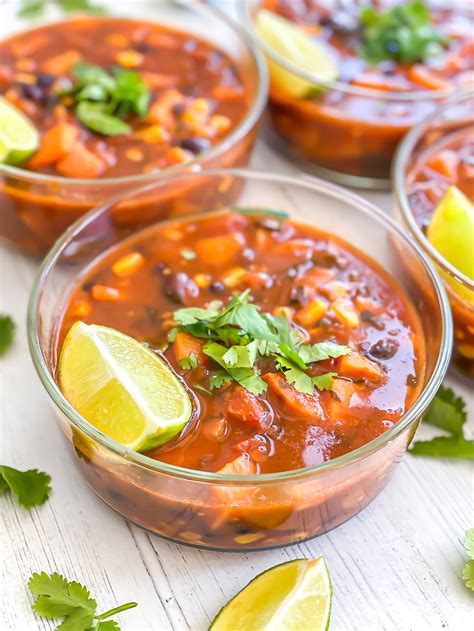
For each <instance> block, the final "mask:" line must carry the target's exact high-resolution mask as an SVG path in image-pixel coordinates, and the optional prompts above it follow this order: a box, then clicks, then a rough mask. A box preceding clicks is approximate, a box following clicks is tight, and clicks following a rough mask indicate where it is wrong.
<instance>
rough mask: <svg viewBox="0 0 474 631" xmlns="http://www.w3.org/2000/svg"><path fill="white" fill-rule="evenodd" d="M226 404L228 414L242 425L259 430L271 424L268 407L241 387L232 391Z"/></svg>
mask: <svg viewBox="0 0 474 631" xmlns="http://www.w3.org/2000/svg"><path fill="white" fill-rule="evenodd" d="M226 403H227V405H226V411H227V414H229V415H230V416H232V417H233V418H235V419H237V420H238V421H241V422H242V423H245V424H247V425H250V426H251V427H255V428H256V429H258V430H262V429H265V428H267V427H268V426H269V425H270V423H271V420H272V418H271V415H270V411H269V409H268V408H267V406H266V405H265V404H264V403H263V402H262V401H260V400H259V399H257V397H256V396H255V395H253V394H252V393H251V392H249V391H248V390H245V388H242V387H241V386H236V387H235V388H234V389H233V390H232V392H231V393H230V395H229V397H228V398H227V401H226Z"/></svg>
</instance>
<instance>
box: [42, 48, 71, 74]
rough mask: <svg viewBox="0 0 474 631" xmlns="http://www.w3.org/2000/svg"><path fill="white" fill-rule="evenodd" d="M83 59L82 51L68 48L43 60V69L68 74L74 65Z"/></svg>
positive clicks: (48, 71) (51, 72)
mask: <svg viewBox="0 0 474 631" xmlns="http://www.w3.org/2000/svg"><path fill="white" fill-rule="evenodd" d="M80 59H81V53H80V52H79V51H77V50H67V51H66V52H64V53H61V54H60V55H56V57H50V58H49V59H47V60H46V61H45V62H43V64H42V66H41V69H42V70H43V71H44V72H47V73H49V74H53V75H56V76H57V75H65V74H68V73H69V71H70V70H71V68H72V66H74V64H75V63H76V62H78V61H79V60H80Z"/></svg>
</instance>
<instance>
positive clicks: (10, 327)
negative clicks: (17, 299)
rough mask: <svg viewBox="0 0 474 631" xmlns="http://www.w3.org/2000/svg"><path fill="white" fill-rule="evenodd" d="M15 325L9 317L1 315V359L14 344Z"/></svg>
mask: <svg viewBox="0 0 474 631" xmlns="http://www.w3.org/2000/svg"><path fill="white" fill-rule="evenodd" d="M14 331H15V324H14V323H13V320H12V319H11V317H10V316H9V315H5V314H3V313H0V357H1V356H2V355H4V354H5V353H6V352H7V350H8V349H9V348H10V346H11V345H12V343H13V335H14Z"/></svg>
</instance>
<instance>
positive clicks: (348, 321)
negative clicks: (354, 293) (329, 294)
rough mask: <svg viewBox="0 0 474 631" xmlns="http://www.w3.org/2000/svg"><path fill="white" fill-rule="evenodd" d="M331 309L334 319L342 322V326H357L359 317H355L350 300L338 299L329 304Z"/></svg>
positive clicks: (355, 312) (355, 313)
mask: <svg viewBox="0 0 474 631" xmlns="http://www.w3.org/2000/svg"><path fill="white" fill-rule="evenodd" d="M331 309H332V310H333V312H334V315H335V316H336V318H337V319H338V320H339V322H342V324H345V325H346V326H348V327H350V328H355V327H356V326H359V316H358V315H357V311H356V310H355V309H354V305H353V304H352V302H351V301H350V300H344V299H343V298H338V299H337V300H335V301H334V302H332V303H331Z"/></svg>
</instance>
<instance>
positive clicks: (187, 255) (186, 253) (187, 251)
mask: <svg viewBox="0 0 474 631" xmlns="http://www.w3.org/2000/svg"><path fill="white" fill-rule="evenodd" d="M179 253H180V254H181V256H182V257H183V259H186V261H192V260H193V259H195V258H196V252H195V251H194V250H191V248H183V249H182V250H180V252H179Z"/></svg>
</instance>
